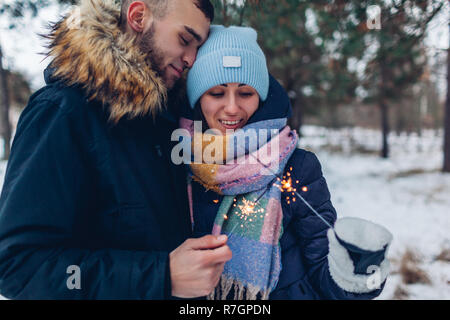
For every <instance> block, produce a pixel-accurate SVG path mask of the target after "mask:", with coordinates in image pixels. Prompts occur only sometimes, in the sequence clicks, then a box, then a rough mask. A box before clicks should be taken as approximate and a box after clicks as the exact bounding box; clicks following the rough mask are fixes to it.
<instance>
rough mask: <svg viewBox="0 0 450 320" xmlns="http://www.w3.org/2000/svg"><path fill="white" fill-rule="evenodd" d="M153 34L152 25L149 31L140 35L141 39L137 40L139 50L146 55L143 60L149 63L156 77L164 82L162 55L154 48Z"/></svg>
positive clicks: (159, 50)
mask: <svg viewBox="0 0 450 320" xmlns="http://www.w3.org/2000/svg"><path fill="white" fill-rule="evenodd" d="M154 33H155V28H154V25H153V24H152V26H151V27H150V29H149V30H148V31H147V32H145V33H144V34H142V37H141V38H140V39H139V49H140V50H141V52H142V53H143V54H145V55H146V57H145V59H146V60H148V61H149V62H150V63H151V66H152V69H153V71H155V73H156V75H157V76H158V77H160V78H161V79H163V81H164V82H166V80H167V79H165V68H164V54H163V52H162V50H161V49H159V48H158V47H157V46H156V43H155V39H154Z"/></svg>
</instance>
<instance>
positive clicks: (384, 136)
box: [378, 59, 389, 158]
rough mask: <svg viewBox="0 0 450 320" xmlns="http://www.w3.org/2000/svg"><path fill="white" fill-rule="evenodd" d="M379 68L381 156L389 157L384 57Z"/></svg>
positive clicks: (387, 76)
mask: <svg viewBox="0 0 450 320" xmlns="http://www.w3.org/2000/svg"><path fill="white" fill-rule="evenodd" d="M379 63H380V70H381V82H380V84H379V93H378V95H379V96H378V105H379V107H380V115H381V135H382V148H381V157H382V158H388V157H389V143H388V136H389V106H388V103H387V101H386V90H385V89H386V88H385V84H386V83H387V80H388V79H389V73H388V69H387V67H386V63H385V61H384V59H381V61H380V62H379Z"/></svg>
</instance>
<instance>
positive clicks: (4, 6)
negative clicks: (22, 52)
mask: <svg viewBox="0 0 450 320" xmlns="http://www.w3.org/2000/svg"><path fill="white" fill-rule="evenodd" d="M51 1H52V0H16V1H14V2H9V3H1V4H0V16H9V17H10V18H11V21H12V23H11V24H10V26H9V28H10V29H13V28H16V27H17V23H18V22H19V21H21V19H22V18H23V17H24V15H25V13H26V12H30V13H31V16H32V17H36V16H37V14H38V12H39V10H40V9H42V8H44V7H46V6H48V5H49V4H50V3H51ZM54 2H57V3H60V4H74V3H76V0H54ZM0 39H1V34H0ZM8 74H9V73H8V71H7V70H6V69H5V67H4V65H3V54H2V47H1V43H0V97H1V100H0V134H1V137H2V138H3V141H4V150H3V159H4V160H7V159H8V158H9V154H10V152H11V150H10V145H11V134H12V133H11V124H10V122H9V113H10V108H11V105H10V102H11V92H10V89H9V86H8V83H9V82H11V81H10V80H9V79H8Z"/></svg>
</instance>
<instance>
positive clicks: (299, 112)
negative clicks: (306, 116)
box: [288, 94, 305, 137]
mask: <svg viewBox="0 0 450 320" xmlns="http://www.w3.org/2000/svg"><path fill="white" fill-rule="evenodd" d="M290 100H291V106H292V115H291V117H290V118H289V119H288V124H289V126H290V127H291V129H293V130H296V131H297V132H298V134H299V136H300V137H301V135H302V134H301V130H302V124H303V108H304V107H305V106H304V105H303V99H302V97H301V96H300V95H299V94H297V97H295V98H294V99H290Z"/></svg>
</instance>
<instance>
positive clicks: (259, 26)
mask: <svg viewBox="0 0 450 320" xmlns="http://www.w3.org/2000/svg"><path fill="white" fill-rule="evenodd" d="M214 6H215V8H216V17H217V18H216V21H215V23H221V24H225V25H232V24H234V25H242V24H244V25H248V26H251V27H253V28H255V29H256V30H257V31H258V42H259V44H260V45H261V47H262V49H263V50H264V52H265V54H266V57H267V62H268V65H269V70H270V72H271V73H272V74H273V75H274V76H275V77H276V78H277V79H278V80H279V81H280V82H281V84H282V85H283V86H284V88H285V89H286V91H287V92H288V94H289V97H290V99H291V103H292V106H293V115H292V117H291V119H290V125H291V127H293V128H295V129H298V130H300V127H301V124H302V122H303V115H304V113H308V114H318V113H320V111H321V109H322V108H328V111H329V114H330V117H329V119H330V121H329V123H330V124H331V125H336V123H335V120H336V118H337V117H336V116H334V115H335V113H336V112H337V110H338V106H339V104H342V103H349V102H350V101H351V100H352V99H353V98H354V96H355V89H356V87H357V84H358V82H357V76H356V72H355V71H350V69H349V68H348V67H347V66H348V63H349V59H351V58H353V59H355V57H357V58H360V56H361V54H362V53H363V49H364V47H363V44H362V42H361V41H359V42H358V41H355V38H352V39H349V38H347V37H342V35H344V34H345V32H346V30H348V29H352V30H355V27H356V25H355V24H354V21H353V20H351V18H350V16H351V14H353V13H354V12H353V10H352V8H351V7H350V6H346V5H345V1H309V0H308V1H306V0H282V1H275V0H264V1H258V0H247V1H226V0H217V1H214ZM356 32H358V31H356ZM342 53H344V54H342Z"/></svg>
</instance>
